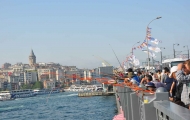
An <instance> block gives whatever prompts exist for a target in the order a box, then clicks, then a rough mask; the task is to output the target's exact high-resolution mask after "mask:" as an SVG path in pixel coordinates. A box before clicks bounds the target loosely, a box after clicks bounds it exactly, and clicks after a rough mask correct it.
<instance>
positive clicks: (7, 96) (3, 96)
mask: <svg viewBox="0 0 190 120" xmlns="http://www.w3.org/2000/svg"><path fill="white" fill-rule="evenodd" d="M14 99H15V96H14V95H12V94H11V92H10V91H2V92H1V93H0V101H7V100H14Z"/></svg>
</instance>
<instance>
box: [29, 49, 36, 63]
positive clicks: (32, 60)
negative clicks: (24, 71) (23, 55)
mask: <svg viewBox="0 0 190 120" xmlns="http://www.w3.org/2000/svg"><path fill="white" fill-rule="evenodd" d="M34 64H36V56H35V55H34V52H33V50H31V53H30V56H29V65H30V66H33V65H34Z"/></svg>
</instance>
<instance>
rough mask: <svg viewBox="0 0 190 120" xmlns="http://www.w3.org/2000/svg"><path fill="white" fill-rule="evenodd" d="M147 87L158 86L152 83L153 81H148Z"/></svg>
mask: <svg viewBox="0 0 190 120" xmlns="http://www.w3.org/2000/svg"><path fill="white" fill-rule="evenodd" d="M146 87H154V88H156V86H155V84H154V83H152V82H148V83H147V84H146Z"/></svg>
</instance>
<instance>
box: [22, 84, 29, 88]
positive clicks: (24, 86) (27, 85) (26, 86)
mask: <svg viewBox="0 0 190 120" xmlns="http://www.w3.org/2000/svg"><path fill="white" fill-rule="evenodd" d="M21 89H31V85H30V84H24V85H22V86H21Z"/></svg>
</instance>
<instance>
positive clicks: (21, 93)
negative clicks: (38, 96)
mask: <svg viewBox="0 0 190 120" xmlns="http://www.w3.org/2000/svg"><path fill="white" fill-rule="evenodd" d="M11 94H12V95H15V97H16V98H25V97H33V96H35V94H34V92H33V90H31V89H24V90H12V91H11Z"/></svg>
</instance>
